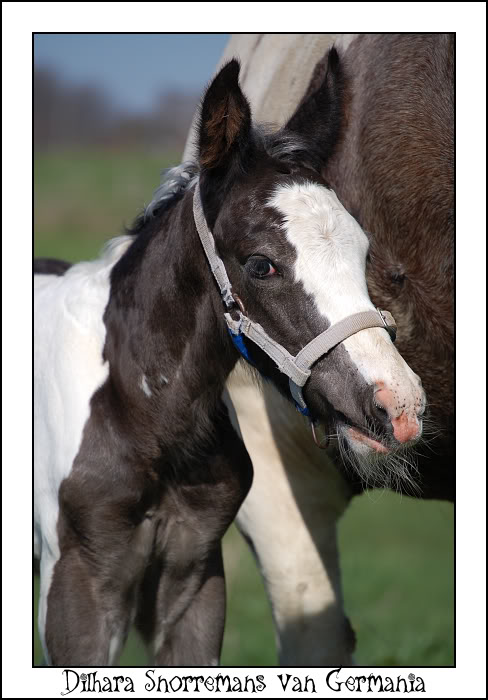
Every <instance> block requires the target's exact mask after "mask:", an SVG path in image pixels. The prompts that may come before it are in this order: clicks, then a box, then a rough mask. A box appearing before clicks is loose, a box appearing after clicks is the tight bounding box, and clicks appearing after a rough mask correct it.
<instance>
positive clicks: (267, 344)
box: [193, 183, 396, 418]
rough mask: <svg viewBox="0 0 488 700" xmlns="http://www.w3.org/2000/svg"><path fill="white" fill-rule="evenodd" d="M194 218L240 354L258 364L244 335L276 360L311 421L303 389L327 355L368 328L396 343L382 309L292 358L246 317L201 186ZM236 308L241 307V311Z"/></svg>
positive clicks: (334, 329) (338, 327) (340, 325)
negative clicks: (210, 222) (220, 251)
mask: <svg viewBox="0 0 488 700" xmlns="http://www.w3.org/2000/svg"><path fill="white" fill-rule="evenodd" d="M193 216H194V218H195V224H196V227H197V231H198V235H199V236H200V241H201V243H202V246H203V249H204V250H205V254H206V256H207V260H208V263H209V265H210V269H211V270H212V273H213V276H214V277H215V280H216V282H217V284H218V286H219V289H220V294H221V296H222V300H223V302H224V304H225V306H226V308H227V311H226V312H225V313H224V318H225V321H226V323H227V327H228V330H229V333H230V336H231V338H232V342H233V343H234V345H235V346H236V348H237V350H238V351H239V352H240V354H241V355H242V356H243V357H244V358H245V359H246V360H247V361H248V362H250V363H251V364H254V363H253V362H252V360H251V359H250V357H249V353H248V351H247V348H246V345H245V343H244V338H243V336H246V337H247V338H249V340H252V342H253V343H255V344H256V345H257V346H258V347H260V348H261V350H263V352H265V353H266V354H267V355H268V356H269V357H270V358H271V359H272V360H273V362H274V363H275V365H276V366H277V367H278V369H279V370H280V372H283V374H286V375H287V377H288V379H289V383H290V393H291V395H292V397H293V400H294V402H295V405H296V407H297V409H298V410H299V411H300V413H303V415H305V416H308V417H309V418H310V411H309V410H308V408H307V404H306V403H305V400H304V398H303V393H302V388H303V387H304V386H305V384H306V382H307V380H308V378H309V377H310V373H311V367H312V365H313V364H314V362H316V361H317V360H318V359H319V358H321V357H322V356H323V355H326V354H327V353H328V352H329V351H330V350H332V348H334V347H335V346H336V345H338V344H339V343H342V341H343V340H346V338H349V336H351V335H354V334H355V333H358V332H359V331H362V330H364V329H366V328H377V327H378V328H385V329H386V330H387V331H388V333H389V335H390V337H391V339H392V341H395V338H396V324H395V320H394V318H393V316H392V315H391V314H390V312H389V311H380V310H379V309H376V310H370V311H361V312H359V313H357V314H352V315H350V316H347V317H346V318H343V319H342V320H341V321H338V322H337V323H334V325H332V326H330V327H329V328H328V329H327V330H326V331H324V332H323V333H320V334H319V335H318V336H316V337H315V338H314V339H313V340H311V341H310V342H309V343H307V345H305V347H303V348H302V349H301V350H300V352H299V353H298V355H296V356H293V355H291V354H290V353H289V352H288V350H286V349H285V348H284V347H283V346H282V345H280V344H279V343H277V342H276V341H275V340H273V339H272V338H270V336H269V335H268V334H267V333H266V331H265V330H264V329H263V327H262V326H261V325H260V324H259V323H256V322H255V321H251V319H250V318H248V317H247V316H246V315H245V312H244V307H243V304H242V302H241V300H240V299H239V297H238V296H237V295H236V294H233V293H232V285H231V283H230V280H229V278H228V276H227V272H226V270H225V266H224V263H223V260H222V259H221V258H220V257H219V256H218V255H217V252H216V250H215V240H214V237H213V236H212V233H211V232H210V230H209V228H208V226H207V222H206V220H205V215H204V213H203V209H202V202H201V199H200V187H199V184H198V183H197V185H196V187H195V192H194V195H193ZM236 307H238V310H237V309H236ZM231 309H233V310H234V311H235V313H237V314H238V318H237V320H234V319H233V318H232V316H231V315H230V313H229V311H230V310H231Z"/></svg>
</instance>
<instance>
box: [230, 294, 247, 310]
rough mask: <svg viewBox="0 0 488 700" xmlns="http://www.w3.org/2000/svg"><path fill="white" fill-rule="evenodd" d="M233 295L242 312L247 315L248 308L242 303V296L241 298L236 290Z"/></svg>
mask: <svg viewBox="0 0 488 700" xmlns="http://www.w3.org/2000/svg"><path fill="white" fill-rule="evenodd" d="M232 296H233V298H234V301H235V303H236V304H237V306H238V307H239V308H240V310H241V313H242V314H243V315H244V316H245V315H246V310H245V309H244V304H243V303H242V300H241V298H240V297H239V296H238V295H237V294H236V293H235V292H232Z"/></svg>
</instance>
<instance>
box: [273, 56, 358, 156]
mask: <svg viewBox="0 0 488 700" xmlns="http://www.w3.org/2000/svg"><path fill="white" fill-rule="evenodd" d="M324 63H325V61H324ZM324 63H323V62H321V64H319V65H317V68H316V71H315V74H314V76H313V77H312V81H311V83H310V87H309V93H310V91H311V90H313V87H315V85H316V81H317V77H318V75H319V71H320V69H322V71H323V69H324ZM322 74H323V73H322ZM343 91H344V72H343V69H342V64H341V61H340V59H339V55H338V53H337V50H336V49H335V48H334V47H332V48H331V49H330V51H329V53H328V55H327V72H326V75H325V78H324V79H323V80H322V81H321V84H320V86H319V88H318V89H316V90H315V91H314V92H312V93H311V94H307V95H306V96H305V98H304V99H303V101H302V103H301V104H300V105H299V107H298V108H297V110H296V112H295V114H294V115H293V116H292V117H291V119H290V120H289V121H288V123H287V125H286V127H285V129H286V131H292V132H295V133H298V134H300V135H301V136H305V137H307V139H308V140H309V141H310V142H311V143H312V144H314V146H315V147H316V148H317V149H318V154H317V155H320V161H321V164H322V165H325V163H326V161H327V160H328V159H329V157H330V156H331V154H332V152H333V150H334V148H335V146H336V144H337V142H338V140H339V135H340V130H341V126H342V121H343Z"/></svg>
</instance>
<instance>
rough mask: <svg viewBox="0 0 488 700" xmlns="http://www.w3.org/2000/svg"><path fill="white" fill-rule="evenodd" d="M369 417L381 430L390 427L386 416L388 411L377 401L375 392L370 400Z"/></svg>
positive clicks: (388, 417)
mask: <svg viewBox="0 0 488 700" xmlns="http://www.w3.org/2000/svg"><path fill="white" fill-rule="evenodd" d="M370 412H371V417H372V418H373V420H374V422H375V423H377V424H378V426H381V427H382V428H385V427H386V428H387V427H389V426H390V416H389V415H388V410H387V409H386V408H385V406H383V405H382V404H381V403H380V402H379V401H378V400H377V390H376V391H375V392H374V393H373V398H372V400H371V408H370Z"/></svg>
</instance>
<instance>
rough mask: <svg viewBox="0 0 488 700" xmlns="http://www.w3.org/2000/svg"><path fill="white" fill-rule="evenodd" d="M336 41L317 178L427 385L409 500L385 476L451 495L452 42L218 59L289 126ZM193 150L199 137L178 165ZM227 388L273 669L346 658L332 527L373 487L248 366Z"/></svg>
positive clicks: (421, 491) (298, 41) (378, 39)
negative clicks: (336, 74)
mask: <svg viewBox="0 0 488 700" xmlns="http://www.w3.org/2000/svg"><path fill="white" fill-rule="evenodd" d="M332 44H335V45H336V47H337V48H338V50H339V53H340V55H341V58H342V59H343V61H344V66H345V71H346V88H345V103H346V105H345V107H346V122H345V125H344V129H343V131H342V135H341V141H340V143H339V145H338V148H337V150H336V152H335V154H334V155H333V157H332V158H331V159H330V160H329V161H328V163H327V165H326V166H325V167H324V169H323V171H322V173H323V175H324V177H325V179H326V180H327V181H328V182H329V183H330V184H331V186H332V187H333V189H335V191H336V192H337V193H338V195H339V197H340V198H341V200H342V201H343V202H344V204H345V205H346V207H347V209H348V210H349V211H350V212H351V213H352V214H353V215H354V216H355V217H356V218H357V219H358V221H360V222H361V224H362V226H363V227H364V229H365V230H367V231H369V232H370V233H369V238H370V258H369V263H368V268H367V280H368V287H369V290H370V293H371V297H372V299H373V300H374V301H375V303H377V304H378V305H379V306H381V307H384V308H388V309H391V310H392V313H393V315H394V316H395V318H396V320H397V323H398V336H397V344H398V347H399V349H400V351H401V352H402V354H403V355H404V356H405V357H406V358H407V360H408V362H409V364H410V365H411V366H412V367H413V368H414V370H415V371H416V372H417V373H418V374H419V375H420V376H421V378H422V381H423V384H424V387H425V388H426V393H427V397H428V401H429V413H430V417H431V421H432V426H433V430H434V431H435V434H434V435H431V440H430V444H429V445H424V447H420V448H419V456H418V473H417V474H416V477H415V479H416V483H417V486H418V489H417V490H416V491H412V489H411V488H410V487H409V486H410V485H409V484H408V483H403V484H402V483H401V482H398V481H397V480H395V478H393V479H392V478H391V475H389V474H387V473H386V474H383V482H381V480H379V481H376V483H379V484H381V483H384V484H390V485H392V486H395V487H396V488H405V487H406V490H407V492H408V493H410V494H413V495H417V496H421V497H424V498H441V499H448V500H452V499H453V495H454V419H453V404H454V397H453V284H454V283H453V245H454V242H453V239H454V234H453V227H454V220H453V82H454V55H453V54H454V40H453V37H452V36H451V35H425V34H422V35H419V34H397V35H351V34H344V35H337V34H335V35H334V34H320V35H319V34H307V35H303V34H301V35H293V34H290V35H273V34H270V35H266V34H264V35H262V34H260V35H256V34H254V35H250V34H248V35H235V36H234V37H233V38H232V39H231V41H230V43H229V44H228V46H227V48H226V50H225V52H224V55H223V59H222V60H226V59H227V58H228V57H230V56H233V55H236V56H239V57H240V59H241V61H242V64H243V73H242V75H243V77H242V80H243V85H244V86H245V89H246V91H247V94H248V95H249V97H250V102H251V106H252V108H253V111H254V114H255V115H256V116H257V118H259V119H260V120H265V121H268V122H274V123H276V124H282V123H284V122H285V121H286V119H287V118H288V117H289V115H290V114H291V113H292V112H293V111H294V110H295V109H296V107H297V105H298V104H299V103H300V102H301V100H302V99H304V97H305V96H308V95H310V94H311V93H313V91H314V90H315V89H317V87H318V85H320V82H321V80H323V75H324V68H325V62H324V56H325V54H326V51H327V49H328V48H329V47H330V46H331V45H332ZM325 118H326V117H325V115H324V119H325ZM192 152H193V149H192V138H191V136H190V138H189V140H188V142H187V147H186V150H185V156H184V158H185V159H187V158H191V157H192ZM324 283H326V281H325V280H324ZM228 389H229V393H230V396H231V399H232V404H233V407H234V409H235V411H236V413H237V419H235V420H236V421H237V420H238V423H239V426H240V430H241V432H242V435H243V438H244V441H245V444H246V447H247V449H248V451H249V453H250V455H251V459H252V461H253V465H254V470H255V476H254V482H253V487H252V489H251V492H250V494H249V495H248V497H247V498H246V501H245V502H244V505H243V506H242V507H241V509H240V512H239V515H238V525H239V528H240V529H241V531H242V532H243V533H244V535H245V537H246V539H247V540H248V541H249V542H251V543H252V548H253V551H254V552H255V554H256V557H257V560H258V562H259V566H260V569H261V571H262V574H263V578H264V582H265V586H266V589H267V593H268V596H269V598H270V601H271V606H272V611H273V618H274V622H275V626H276V632H277V641H278V647H279V656H280V662H281V663H282V664H284V665H313V664H315V665H332V664H334V665H335V664H343V665H347V664H349V663H351V662H352V651H353V647H354V635H353V633H352V630H351V629H350V625H349V623H348V621H347V619H346V617H345V615H344V612H343V600H342V593H341V581H340V569H339V562H338V551H337V540H336V523H337V520H338V518H339V517H340V515H341V514H342V513H343V512H344V510H345V508H346V507H347V505H348V503H349V500H350V498H351V495H352V494H354V493H357V492H358V491H360V490H361V489H362V488H363V486H364V485H365V484H366V485H368V484H369V485H373V486H374V485H375V479H374V478H372V475H371V474H368V473H364V472H363V473H362V474H360V477H361V478H358V475H357V472H354V471H351V470H347V471H344V470H343V469H342V464H341V459H340V457H339V455H338V454H337V451H336V450H335V449H334V447H332V448H331V449H330V450H329V451H328V452H327V454H324V453H323V452H321V451H319V450H317V449H316V447H315V446H314V445H313V443H312V441H311V439H310V434H309V431H308V430H307V427H306V426H305V425H304V424H303V422H302V421H301V420H300V417H299V416H298V415H296V412H294V411H293V409H291V408H290V407H289V406H288V405H286V404H285V403H284V402H283V401H282V400H281V398H280V397H279V396H278V394H277V393H276V392H275V391H274V390H273V388H272V387H270V386H268V385H266V384H264V385H263V386H262V387H260V388H258V387H257V386H256V384H255V383H254V382H252V381H250V379H249V376H248V374H247V373H246V372H244V371H242V369H241V368H239V367H238V368H236V370H235V371H234V373H233V375H232V377H231V380H230V382H229V383H228ZM229 405H230V402H229ZM338 468H339V469H338Z"/></svg>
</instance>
